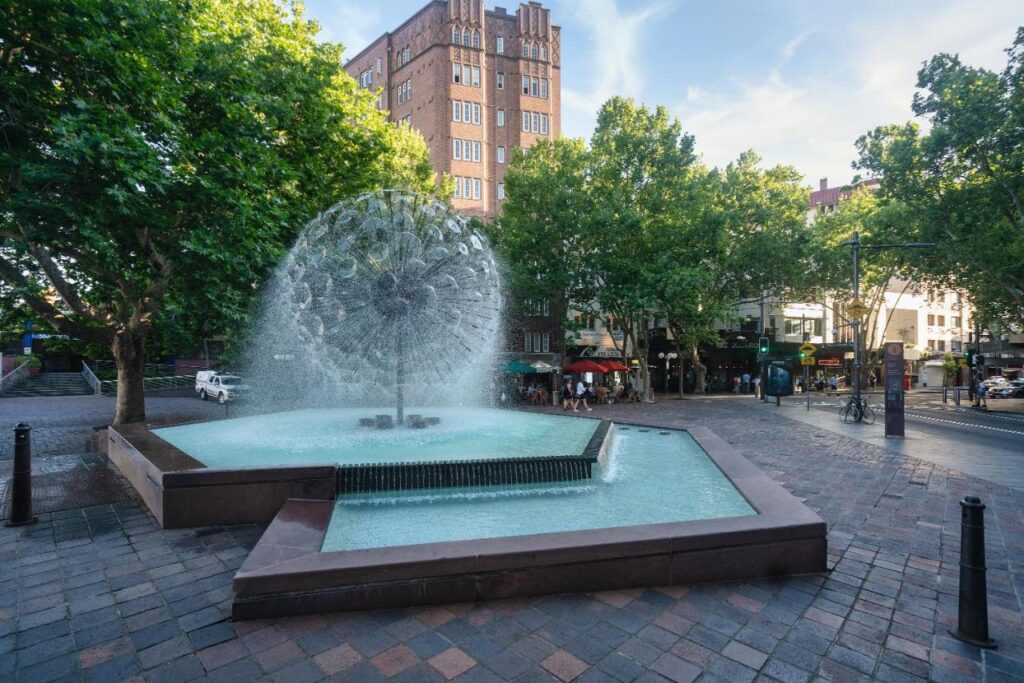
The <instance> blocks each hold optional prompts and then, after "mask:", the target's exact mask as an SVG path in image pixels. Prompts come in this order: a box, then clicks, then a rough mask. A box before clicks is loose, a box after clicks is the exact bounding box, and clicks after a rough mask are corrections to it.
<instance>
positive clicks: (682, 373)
mask: <svg viewBox="0 0 1024 683" xmlns="http://www.w3.org/2000/svg"><path fill="white" fill-rule="evenodd" d="M672 337H673V340H672V341H673V344H674V345H675V349H676V358H678V359H679V398H683V394H685V393H686V356H684V355H683V345H682V344H680V343H679V336H678V335H675V334H673V335H672ZM665 393H666V394H667V393H668V387H667V386H666V387H665Z"/></svg>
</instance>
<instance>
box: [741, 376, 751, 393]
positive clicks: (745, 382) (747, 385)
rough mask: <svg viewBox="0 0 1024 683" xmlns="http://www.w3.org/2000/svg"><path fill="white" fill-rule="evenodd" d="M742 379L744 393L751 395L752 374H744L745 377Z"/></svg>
mask: <svg viewBox="0 0 1024 683" xmlns="http://www.w3.org/2000/svg"><path fill="white" fill-rule="evenodd" d="M740 379H741V381H742V382H743V393H744V394H748V393H750V373H749V372H744V373H743V377H741V378H740Z"/></svg>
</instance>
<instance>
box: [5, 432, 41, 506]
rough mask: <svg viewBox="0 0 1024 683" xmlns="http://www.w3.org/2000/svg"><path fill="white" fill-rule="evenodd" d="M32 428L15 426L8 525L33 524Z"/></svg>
mask: <svg viewBox="0 0 1024 683" xmlns="http://www.w3.org/2000/svg"><path fill="white" fill-rule="evenodd" d="M31 432H32V428H31V427H29V426H28V425H27V424H25V423H23V422H22V423H19V424H18V426H17V427H15V428H14V471H13V472H12V477H11V518H10V519H8V520H7V526H22V525H25V524H32V523H33V522H35V521H36V518H35V517H33V516H32V439H31Z"/></svg>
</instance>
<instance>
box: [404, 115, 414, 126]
mask: <svg viewBox="0 0 1024 683" xmlns="http://www.w3.org/2000/svg"><path fill="white" fill-rule="evenodd" d="M401 122H402V123H405V124H407V125H410V126H411V125H412V114H406V115H405V116H403V117H402V119H401Z"/></svg>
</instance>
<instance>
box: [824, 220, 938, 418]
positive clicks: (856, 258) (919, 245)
mask: <svg viewBox="0 0 1024 683" xmlns="http://www.w3.org/2000/svg"><path fill="white" fill-rule="evenodd" d="M935 245H936V243H935V242H904V243H902V244H861V242H860V234H859V233H857V232H854V233H853V239H852V240H849V241H846V242H843V246H846V247H851V248H852V251H853V255H852V256H853V259H852V260H853V300H854V301H860V250H861V249H879V250H881V249H930V248H931V247H934V246H935ZM860 322H861V321H860V317H859V316H854V317H853V319H852V320H850V326H851V327H852V328H853V400H854V402H855V403H854V405H856V406H860V355H861V353H860V351H861V349H860V347H861V339H860ZM856 414H857V418H858V419H857V421H858V422H860V420H861V416H862V415H863V413H861V412H860V410H858V411H857V413H856Z"/></svg>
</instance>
